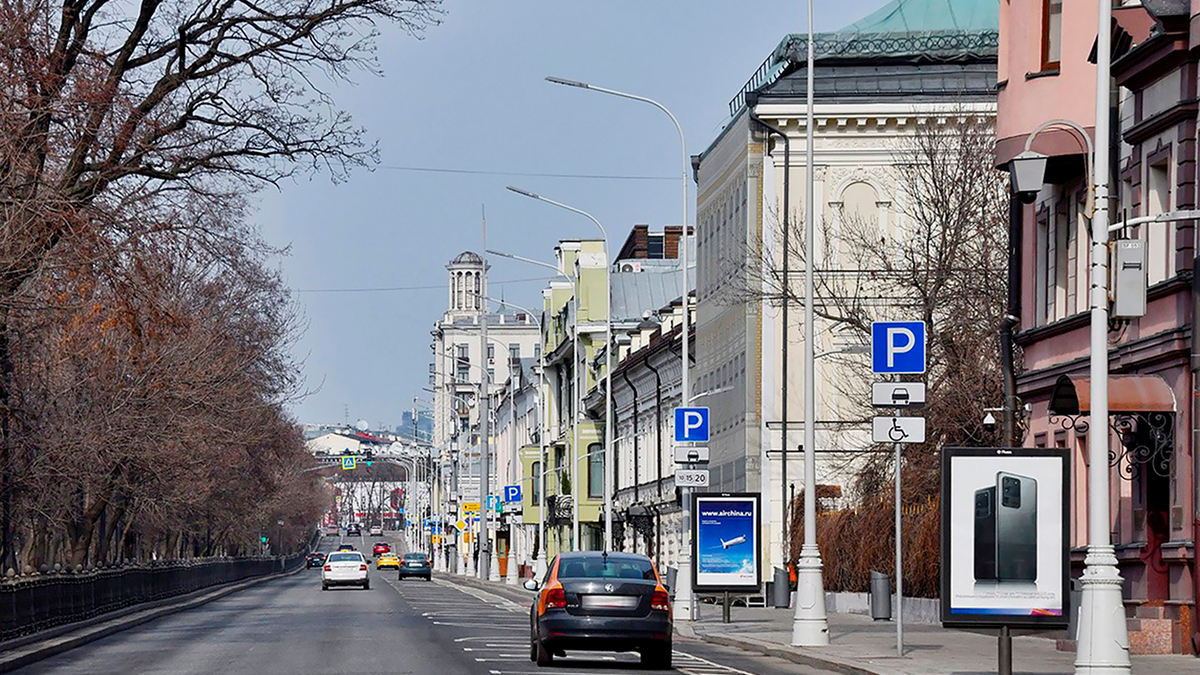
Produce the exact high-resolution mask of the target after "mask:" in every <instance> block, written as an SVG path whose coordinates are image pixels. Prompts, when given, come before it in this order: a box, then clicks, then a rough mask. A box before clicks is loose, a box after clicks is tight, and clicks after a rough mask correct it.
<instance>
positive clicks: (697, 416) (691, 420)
mask: <svg viewBox="0 0 1200 675" xmlns="http://www.w3.org/2000/svg"><path fill="white" fill-rule="evenodd" d="M707 441H708V408H676V409H675V442H676V443H688V442H698V443H705V442H707Z"/></svg>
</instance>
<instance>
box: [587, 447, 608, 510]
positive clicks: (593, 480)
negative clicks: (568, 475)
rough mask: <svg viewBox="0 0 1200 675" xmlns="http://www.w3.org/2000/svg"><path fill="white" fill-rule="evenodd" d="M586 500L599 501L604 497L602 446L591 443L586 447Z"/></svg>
mask: <svg viewBox="0 0 1200 675" xmlns="http://www.w3.org/2000/svg"><path fill="white" fill-rule="evenodd" d="M587 466H588V481H587V486H588V488H587V489H588V498H589V499H599V498H601V497H603V496H604V446H602V445H600V444H599V443H592V444H591V445H589V446H588V457H587Z"/></svg>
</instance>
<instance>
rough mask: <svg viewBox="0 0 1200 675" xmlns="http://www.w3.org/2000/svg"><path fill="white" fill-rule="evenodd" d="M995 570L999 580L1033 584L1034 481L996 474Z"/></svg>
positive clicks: (1002, 473)
mask: <svg viewBox="0 0 1200 675" xmlns="http://www.w3.org/2000/svg"><path fill="white" fill-rule="evenodd" d="M994 490H995V492H994V496H995V499H996V501H995V519H996V529H995V532H996V547H995V551H996V554H995V569H996V579H997V580H999V581H1035V580H1037V571H1038V564H1037V561H1038V555H1037V554H1038V551H1037V480H1035V479H1033V478H1029V477H1028V476H1021V475H1018V474H1015V473H1008V472H1007V471H1001V472H999V473H997V474H996V487H995V488H994Z"/></svg>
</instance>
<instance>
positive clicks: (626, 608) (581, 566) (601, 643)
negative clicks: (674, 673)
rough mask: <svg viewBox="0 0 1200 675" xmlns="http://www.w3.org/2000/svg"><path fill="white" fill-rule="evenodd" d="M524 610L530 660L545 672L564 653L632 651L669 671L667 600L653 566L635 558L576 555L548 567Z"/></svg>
mask: <svg viewBox="0 0 1200 675" xmlns="http://www.w3.org/2000/svg"><path fill="white" fill-rule="evenodd" d="M525 588H527V589H528V590H531V591H537V598H536V599H535V600H534V602H533V606H532V607H531V608H530V610H529V629H530V630H529V635H530V640H529V660H531V661H536V662H537V664H538V665H539V666H548V665H550V664H551V663H552V662H553V661H554V657H555V656H563V655H564V654H565V652H566V651H567V650H575V649H587V650H597V651H617V652H623V651H631V650H632V651H637V652H638V653H639V654H640V655H641V658H642V665H644V666H646V667H648V668H653V669H663V670H668V669H670V668H671V634H672V616H671V599H670V595H669V594H668V593H667V589H666V587H665V586H664V585H663V583H662V580H661V579H660V578H659V576H658V570H656V569H655V568H654V563H653V562H651V560H650V559H649V558H647V557H646V556H644V555H640V554H636V553H606V552H600V551H580V552H575V553H563V554H561V555H559V556H557V557H556V558H555V559H554V560H553V561H552V562H551V563H550V571H549V573H548V574H547V575H546V580H545V585H540V584H538V582H537V581H536V580H533V579H530V580H529V581H527V582H525Z"/></svg>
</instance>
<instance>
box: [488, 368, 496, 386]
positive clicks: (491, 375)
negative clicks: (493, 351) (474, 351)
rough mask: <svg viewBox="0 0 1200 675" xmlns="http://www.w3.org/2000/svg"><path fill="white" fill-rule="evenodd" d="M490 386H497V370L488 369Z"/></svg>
mask: <svg viewBox="0 0 1200 675" xmlns="http://www.w3.org/2000/svg"><path fill="white" fill-rule="evenodd" d="M488 384H496V369H495V368H488Z"/></svg>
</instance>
